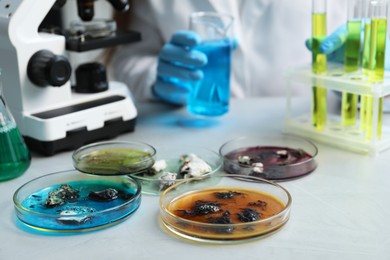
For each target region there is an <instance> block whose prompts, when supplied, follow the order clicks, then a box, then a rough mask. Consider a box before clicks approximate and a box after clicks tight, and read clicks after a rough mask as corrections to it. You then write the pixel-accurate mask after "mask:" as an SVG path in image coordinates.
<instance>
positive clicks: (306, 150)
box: [219, 134, 318, 181]
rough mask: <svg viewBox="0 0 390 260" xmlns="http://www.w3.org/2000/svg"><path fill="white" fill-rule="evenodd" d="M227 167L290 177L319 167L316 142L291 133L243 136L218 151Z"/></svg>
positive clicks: (275, 177)
mask: <svg viewBox="0 0 390 260" xmlns="http://www.w3.org/2000/svg"><path fill="white" fill-rule="evenodd" d="M219 152H220V154H221V156H222V157H223V159H224V170H225V172H227V173H230V174H239V175H245V176H256V177H260V178H264V179H268V180H275V181H283V180H290V179H294V178H298V177H302V176H306V175H308V174H310V173H312V172H313V171H314V170H315V169H316V168H317V162H316V160H315V159H316V156H317V154H318V149H317V147H316V145H315V144H314V143H312V142H311V141H309V140H306V139H304V138H300V137H296V136H292V135H284V134H280V135H258V136H243V137H239V138H236V139H233V140H230V141H228V142H226V143H225V144H223V145H222V146H221V148H220V150H219Z"/></svg>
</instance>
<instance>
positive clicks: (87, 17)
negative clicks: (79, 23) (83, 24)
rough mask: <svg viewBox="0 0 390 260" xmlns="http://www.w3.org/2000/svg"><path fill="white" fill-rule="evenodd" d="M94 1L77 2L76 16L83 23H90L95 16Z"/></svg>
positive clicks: (79, 0) (83, 0)
mask: <svg viewBox="0 0 390 260" xmlns="http://www.w3.org/2000/svg"><path fill="white" fill-rule="evenodd" d="M94 1H95V0H77V10H78V15H79V17H80V18H81V20H83V21H91V20H92V18H93V16H94V15H95V10H94Z"/></svg>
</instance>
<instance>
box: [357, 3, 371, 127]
mask: <svg viewBox="0 0 390 260" xmlns="http://www.w3.org/2000/svg"><path fill="white" fill-rule="evenodd" d="M370 2H371V0H364V8H363V12H364V14H363V16H364V19H363V26H364V34H363V35H364V37H363V48H362V49H363V52H362V72H363V75H368V70H369V67H368V65H369V60H370V40H371V18H370V15H369V12H368V10H369V5H370ZM368 98H369V97H368V96H367V95H361V96H360V130H362V131H366V127H367V110H368V106H367V102H368V101H367V100H368Z"/></svg>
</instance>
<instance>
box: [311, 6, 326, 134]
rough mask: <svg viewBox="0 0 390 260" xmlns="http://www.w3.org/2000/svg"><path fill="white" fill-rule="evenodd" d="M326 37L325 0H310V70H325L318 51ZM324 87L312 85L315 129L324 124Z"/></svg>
mask: <svg viewBox="0 0 390 260" xmlns="http://www.w3.org/2000/svg"><path fill="white" fill-rule="evenodd" d="M325 37H326V0H313V1H312V72H313V73H315V74H322V73H325V72H326V63H327V60H326V55H325V54H323V53H321V52H320V45H321V42H322V41H323V39H324V38H325ZM326 94H327V91H326V88H324V87H323V86H318V85H316V86H313V87H312V122H313V126H314V127H315V128H316V129H317V130H322V129H323V128H324V126H325V124H326V114H327V108H326Z"/></svg>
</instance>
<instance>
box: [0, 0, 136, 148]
mask: <svg viewBox="0 0 390 260" xmlns="http://www.w3.org/2000/svg"><path fill="white" fill-rule="evenodd" d="M55 2H56V1H55V0H44V1H37V0H0V68H1V69H2V87H3V94H4V97H5V100H6V102H7V105H8V107H9V109H10V110H11V113H12V114H13V116H14V118H15V121H16V123H17V125H18V128H19V130H20V132H21V134H22V135H23V136H24V138H25V140H26V143H27V145H28V146H29V147H30V148H31V149H32V150H37V151H38V152H41V153H43V154H46V155H52V154H54V153H56V152H58V151H61V150H71V149H75V148H77V147H79V146H81V145H84V144H86V143H89V142H93V141H96V140H99V139H107V138H113V137H115V136H117V135H119V134H121V133H123V132H128V131H133V130H134V125H135V119H136V117H137V111H136V108H135V106H134V104H133V101H132V98H131V94H130V92H129V90H128V88H127V86H126V85H125V84H123V83H120V82H109V83H108V90H105V91H101V92H97V93H76V92H74V91H73V89H72V86H71V83H70V80H69V77H70V75H67V74H68V70H69V69H70V65H69V67H68V64H67V60H66V57H65V55H66V54H65V53H66V38H65V36H63V35H58V34H52V33H45V32H38V28H39V26H40V24H41V22H42V21H43V20H44V18H45V17H46V15H47V14H48V12H49V11H50V9H51V8H52V7H53V5H54V4H55ZM40 51H45V52H47V53H51V54H52V56H51V57H49V58H47V57H42V59H41V58H39V59H37V60H35V63H34V62H33V59H34V58H33V59H32V57H33V55H34V54H37V53H38V52H40ZM29 66H30V67H32V68H31V70H32V73H31V72H30V74H29V73H28V67H29ZM39 70H41V73H37V74H39V75H32V74H33V73H35V72H37V71H38V72H39ZM53 74H54V75H53ZM34 76H35V80H34ZM50 76H53V77H54V79H50ZM45 77H48V78H47V79H45ZM42 80H43V82H46V84H45V83H43V84H38V85H37V83H36V82H42ZM53 82H54V83H53ZM55 83H56V84H55Z"/></svg>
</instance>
